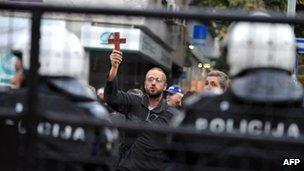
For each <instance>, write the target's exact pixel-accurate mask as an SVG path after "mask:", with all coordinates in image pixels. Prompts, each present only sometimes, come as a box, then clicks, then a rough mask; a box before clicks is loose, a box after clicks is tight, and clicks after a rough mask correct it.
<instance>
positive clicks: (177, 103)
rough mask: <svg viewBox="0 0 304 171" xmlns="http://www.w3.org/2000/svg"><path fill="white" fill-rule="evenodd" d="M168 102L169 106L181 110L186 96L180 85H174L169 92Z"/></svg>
mask: <svg viewBox="0 0 304 171" xmlns="http://www.w3.org/2000/svg"><path fill="white" fill-rule="evenodd" d="M166 92H167V97H166V101H167V103H168V106H172V107H176V108H180V107H181V106H182V98H183V96H184V94H183V93H182V89H181V88H180V86H179V85H172V86H170V87H169V88H168V89H167V90H166Z"/></svg>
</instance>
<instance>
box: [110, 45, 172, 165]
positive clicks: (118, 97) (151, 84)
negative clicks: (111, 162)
mask: <svg viewBox="0 0 304 171" xmlns="http://www.w3.org/2000/svg"><path fill="white" fill-rule="evenodd" d="M110 60H111V69H110V72H109V75H108V78H107V83H106V87H105V100H106V102H107V103H108V104H109V105H110V106H111V107H113V109H114V110H117V111H118V112H120V113H123V114H125V115H126V118H127V120H129V121H132V122H133V123H139V124H140V123H142V124H157V125H168V124H169V122H170V119H171V118H172V116H173V115H175V114H177V113H176V112H177V110H176V109H174V108H171V107H169V106H168V105H167V103H166V101H165V100H164V99H163V98H162V97H163V92H164V91H165V90H166V87H167V78H166V74H165V73H164V71H163V70H162V69H160V68H152V69H150V70H149V71H148V72H147V74H146V78H145V82H144V87H145V94H144V95H143V96H137V95H134V94H130V93H127V92H123V91H120V90H118V89H117V80H116V75H117V71H118V68H119V65H120V64H121V62H122V54H121V52H120V51H118V50H113V52H112V53H111V55H110ZM165 140H166V137H165V136H164V135H158V134H156V133H151V132H142V133H140V134H137V135H136V136H135V137H134V135H133V139H132V137H130V136H129V135H128V134H127V135H126V141H125V142H123V145H124V151H123V152H122V153H121V156H120V159H119V164H118V166H117V170H120V171H127V170H128V171H129V170H132V171H137V170H138V171H142V170H164V169H165V168H166V166H167V164H168V162H169V159H168V156H167V154H166V153H165V152H164V151H163V147H162V144H164V143H165Z"/></svg>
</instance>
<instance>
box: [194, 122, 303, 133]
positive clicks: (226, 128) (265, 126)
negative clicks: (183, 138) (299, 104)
mask: <svg viewBox="0 0 304 171" xmlns="http://www.w3.org/2000/svg"><path fill="white" fill-rule="evenodd" d="M195 128H196V129H197V130H209V131H211V132H213V133H224V132H226V133H231V134H249V135H254V136H259V135H264V136H273V137H278V138H279V137H283V136H287V137H293V138H299V137H300V136H301V133H300V129H299V126H298V125H297V124H296V123H290V124H288V125H287V124H286V125H285V124H284V123H283V122H278V123H277V124H272V123H271V122H269V121H265V122H263V121H261V120H258V119H254V120H250V121H248V120H246V119H242V120H240V122H235V121H234V120H233V119H231V118H229V119H223V118H213V119H211V120H210V121H208V120H207V119H205V118H198V119H196V121H195Z"/></svg>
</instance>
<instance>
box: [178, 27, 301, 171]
mask: <svg viewBox="0 0 304 171" xmlns="http://www.w3.org/2000/svg"><path fill="white" fill-rule="evenodd" d="M227 50H228V51H227V62H228V64H229V67H230V76H231V78H232V82H231V87H230V88H229V89H228V90H227V91H226V92H225V93H224V94H222V95H215V96H205V95H201V96H197V97H195V98H193V99H191V100H190V101H188V102H187V104H186V117H185V119H184V120H183V122H182V126H186V127H191V128H193V129H195V130H196V131H199V132H200V133H201V134H202V136H200V137H192V138H190V137H185V136H179V137H177V138H176V139H177V140H176V143H181V144H182V146H181V147H182V148H181V149H180V150H181V151H186V152H184V153H182V155H181V156H183V157H181V158H178V159H176V162H177V164H176V165H177V166H178V167H177V168H182V170H184V169H187V170H202V169H208V170H219V169H235V170H238V169H240V170H244V169H253V170H270V169H274V170H284V169H285V168H286V166H284V165H283V162H284V159H285V158H297V159H300V158H301V157H302V156H303V153H304V143H303V141H301V139H302V138H303V131H304V127H303V123H304V115H303V113H304V110H303V108H302V106H301V104H302V102H303V88H302V86H301V85H300V84H299V83H298V82H297V81H296V80H294V79H293V78H292V72H293V69H294V67H295V60H296V52H295V35H294V32H293V29H292V28H291V27H290V26H289V25H287V24H273V23H257V22H252V23H250V22H239V23H235V24H233V25H232V26H231V28H230V30H229V33H228V44H227ZM302 159H303V158H302ZM284 167H285V168H284ZM286 169H287V168H286ZM292 169H299V170H300V169H303V165H302V167H301V166H294V167H292Z"/></svg>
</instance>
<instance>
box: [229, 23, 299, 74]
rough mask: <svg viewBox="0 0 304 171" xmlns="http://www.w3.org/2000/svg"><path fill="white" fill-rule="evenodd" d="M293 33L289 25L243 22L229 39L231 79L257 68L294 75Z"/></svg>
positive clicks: (236, 26)
mask: <svg viewBox="0 0 304 171" xmlns="http://www.w3.org/2000/svg"><path fill="white" fill-rule="evenodd" d="M295 42H296V41H295V35H294V32H293V29H292V28H291V27H290V26H289V25H287V24H271V23H248V22H240V23H237V24H235V25H233V26H232V28H231V30H230V32H229V35H228V49H227V50H228V56H227V60H228V64H229V66H230V75H231V76H236V75H238V74H240V73H242V72H244V71H246V70H250V69H255V68H277V69H282V70H285V71H288V72H290V73H291V72H292V71H293V68H294V66H295V61H296V51H295V49H296V44H295Z"/></svg>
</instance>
